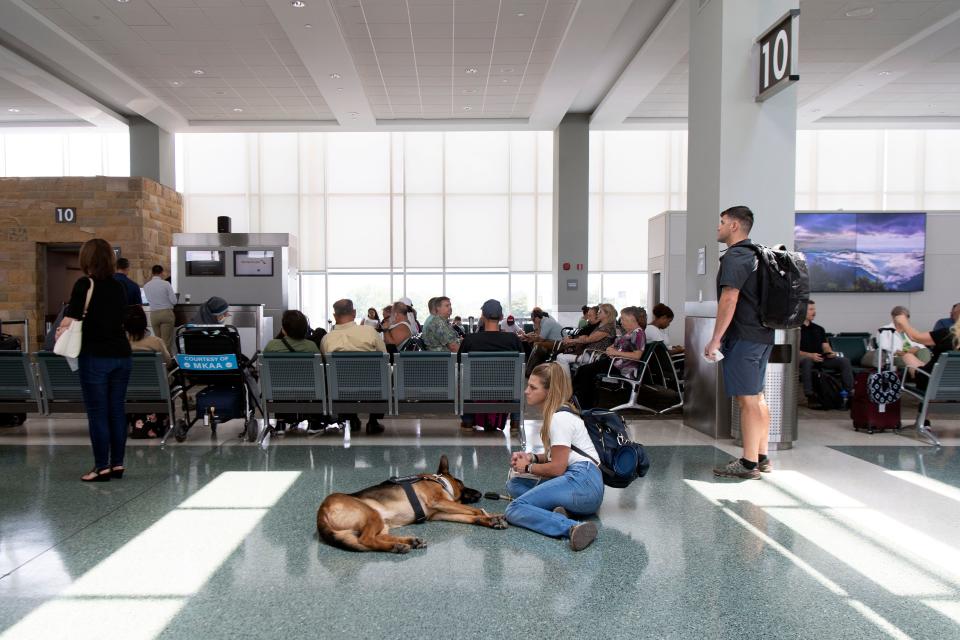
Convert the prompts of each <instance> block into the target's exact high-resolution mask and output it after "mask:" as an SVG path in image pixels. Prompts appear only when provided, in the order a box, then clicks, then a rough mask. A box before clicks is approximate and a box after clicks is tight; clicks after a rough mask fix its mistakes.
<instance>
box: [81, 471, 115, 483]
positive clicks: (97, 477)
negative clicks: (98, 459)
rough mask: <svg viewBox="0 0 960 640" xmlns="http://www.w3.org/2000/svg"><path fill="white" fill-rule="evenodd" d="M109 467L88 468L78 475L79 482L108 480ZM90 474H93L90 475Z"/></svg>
mask: <svg viewBox="0 0 960 640" xmlns="http://www.w3.org/2000/svg"><path fill="white" fill-rule="evenodd" d="M110 473H111V472H110V469H109V468H107V469H96V468H94V469H90V471H87V472H86V473H85V474H83V475H82V476H80V481H81V482H110ZM90 474H93V476H92V477H90Z"/></svg>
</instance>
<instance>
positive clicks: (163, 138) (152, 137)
mask: <svg viewBox="0 0 960 640" xmlns="http://www.w3.org/2000/svg"><path fill="white" fill-rule="evenodd" d="M173 141H174V136H173V134H172V133H169V132H168V131H165V130H164V129H161V128H160V127H158V126H157V125H155V124H153V123H152V122H150V121H149V120H147V119H145V118H142V117H140V116H133V117H131V118H130V175H131V176H133V177H144V178H150V179H151V180H154V181H156V182H159V183H160V184H162V185H166V186H168V187H170V188H171V189H173V188H176V172H175V169H174V161H175V160H174V150H173Z"/></svg>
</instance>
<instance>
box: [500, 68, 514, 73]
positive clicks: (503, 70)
mask: <svg viewBox="0 0 960 640" xmlns="http://www.w3.org/2000/svg"><path fill="white" fill-rule="evenodd" d="M513 72H514V68H513V67H500V73H513Z"/></svg>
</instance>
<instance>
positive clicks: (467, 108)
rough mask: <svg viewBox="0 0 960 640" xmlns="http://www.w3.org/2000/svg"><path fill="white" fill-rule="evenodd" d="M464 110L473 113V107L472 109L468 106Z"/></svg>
mask: <svg viewBox="0 0 960 640" xmlns="http://www.w3.org/2000/svg"><path fill="white" fill-rule="evenodd" d="M463 110H464V111H473V107H471V106H470V105H467V106H465V107H464V108H463Z"/></svg>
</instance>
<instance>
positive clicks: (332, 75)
mask: <svg viewBox="0 0 960 640" xmlns="http://www.w3.org/2000/svg"><path fill="white" fill-rule="evenodd" d="M340 77H341V76H340V74H339V73H331V74H330V79H331V80H339V79H340Z"/></svg>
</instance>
